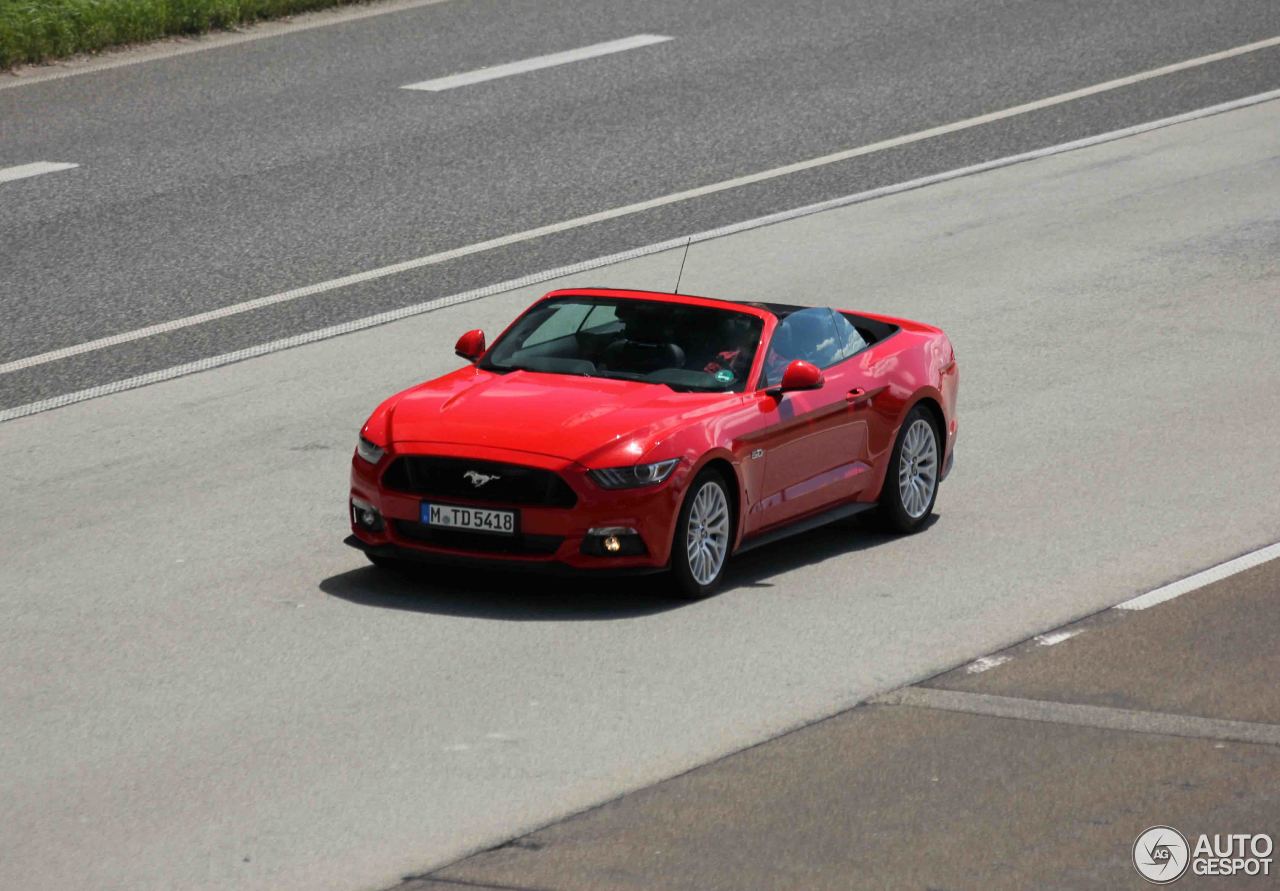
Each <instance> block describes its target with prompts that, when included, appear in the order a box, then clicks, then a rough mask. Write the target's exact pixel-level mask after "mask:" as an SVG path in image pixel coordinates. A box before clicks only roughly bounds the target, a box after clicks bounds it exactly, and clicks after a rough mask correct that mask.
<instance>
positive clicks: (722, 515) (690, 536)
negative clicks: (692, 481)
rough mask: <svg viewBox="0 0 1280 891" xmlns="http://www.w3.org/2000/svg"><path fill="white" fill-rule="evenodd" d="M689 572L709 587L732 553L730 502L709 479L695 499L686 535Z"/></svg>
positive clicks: (720, 489)
mask: <svg viewBox="0 0 1280 891" xmlns="http://www.w3.org/2000/svg"><path fill="white" fill-rule="evenodd" d="M685 548H686V550H687V551H688V554H689V572H690V573H691V574H692V575H693V580H694V581H695V582H697V583H698V584H699V585H709V584H711V583H712V582H713V581H715V578H716V576H717V575H719V574H720V567H721V566H723V565H724V558H725V556H726V555H727V554H728V553H729V501H728V499H727V498H725V494H724V489H723V488H721V487H720V485H719V483H715V482H712V481H711V480H708V481H707V482H705V483H703V484H702V488H701V489H699V490H698V492H697V494H695V495H694V496H693V506H692V507H691V508H690V509H689V528H688V530H687V531H686V533H685Z"/></svg>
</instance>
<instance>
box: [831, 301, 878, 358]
mask: <svg viewBox="0 0 1280 891" xmlns="http://www.w3.org/2000/svg"><path fill="white" fill-rule="evenodd" d="M831 318H832V321H834V322H835V326H836V344H837V346H838V347H839V350H840V359H839V360H837V361H843V360H845V359H848V358H849V357H850V356H854V355H857V354H858V353H860V352H862V351H863V350H865V349H866V348H867V347H868V346H869V344H868V343H867V341H866V339H865V338H864V337H863V336H862V335H861V334H859V333H858V329H857V328H855V327H853V322H850V321H849V320H848V319H847V318H845V315H844V313H840V312H836V311H835V310H832V311H831Z"/></svg>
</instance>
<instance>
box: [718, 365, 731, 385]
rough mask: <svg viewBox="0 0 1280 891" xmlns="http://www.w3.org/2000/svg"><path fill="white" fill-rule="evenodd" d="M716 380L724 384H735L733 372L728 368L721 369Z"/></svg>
mask: <svg viewBox="0 0 1280 891" xmlns="http://www.w3.org/2000/svg"><path fill="white" fill-rule="evenodd" d="M716 380H717V381H719V382H720V383H722V384H731V383H733V372H732V371H730V370H729V369H727V368H721V369H720V370H719V371H717V372H716Z"/></svg>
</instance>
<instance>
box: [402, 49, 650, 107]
mask: <svg viewBox="0 0 1280 891" xmlns="http://www.w3.org/2000/svg"><path fill="white" fill-rule="evenodd" d="M670 39H671V38H670V37H663V36H662V35H661V34H636V35H634V36H632V37H623V38H622V39H620V40H610V41H607V42H605V43H593V44H592V45H591V46H583V47H579V48H578V49H572V50H565V51H564V52H560V53H551V54H549V55H546V56H535V57H534V58H532V59H524V60H523V61H520V62H508V63H507V64H505V65H495V66H493V67H492V68H478V69H476V70H475V71H466V72H463V73H462V74H450V75H449V76H448V77H437V78H435V79H433V80H424V81H420V82H419V83H416V84H405V85H404V86H403V87H401V88H400V89H402V90H426V91H428V92H431V93H438V92H440V91H441V90H452V89H455V88H457V87H466V86H470V85H471V84H478V83H483V82H484V81H487V80H498V79H499V78H502V77H511V76H512V75H515V74H525V73H527V72H530V71H538V70H540V69H542V68H554V67H555V66H557V65H567V64H569V63H570V62H581V61H582V60H583V59H594V58H596V57H597V56H607V55H610V54H612V53H623V52H626V51H627V50H633V49H639V48H640V47H642V46H652V45H653V44H655V43H665V42H666V41H668V40H670Z"/></svg>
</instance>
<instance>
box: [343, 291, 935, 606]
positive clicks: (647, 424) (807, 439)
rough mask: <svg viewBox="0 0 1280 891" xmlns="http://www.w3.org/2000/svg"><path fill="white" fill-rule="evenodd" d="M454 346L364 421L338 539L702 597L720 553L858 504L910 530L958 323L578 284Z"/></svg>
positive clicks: (389, 552) (719, 573)
mask: <svg viewBox="0 0 1280 891" xmlns="http://www.w3.org/2000/svg"><path fill="white" fill-rule="evenodd" d="M457 354H458V355H459V356H461V357H462V358H464V359H466V360H467V362H468V364H467V365H465V366H464V367H462V368H460V369H458V370H457V371H454V372H452V373H451V374H446V375H444V376H443V377H440V378H437V379H435V380H433V381H428V382H427V383H424V384H419V385H418V386H416V387H411V388H410V389H408V390H405V391H404V392H403V393H398V394H396V395H395V396H392V397H391V398H390V399H388V400H387V401H386V402H383V403H382V404H381V405H380V406H378V408H377V409H376V410H375V411H374V413H373V415H372V416H370V418H369V420H368V422H366V423H365V425H364V428H363V429H362V430H361V432H360V439H359V443H358V445H357V447H356V453H355V456H354V457H353V458H352V463H351V498H350V513H351V526H352V533H353V534H352V535H351V536H350V537H349V538H347V544H350V545H352V546H353V547H356V548H359V549H361V550H362V551H364V552H365V554H367V555H368V557H369V559H370V560H371V561H372V562H373V563H374V564H375V565H378V566H388V565H397V564H399V563H400V562H401V561H404V560H409V559H427V560H432V561H446V562H463V563H473V564H474V563H481V564H484V565H489V566H503V567H510V568H518V569H528V568H548V569H572V570H584V571H615V572H616V571H630V572H645V571H660V570H670V572H671V573H672V576H673V577H674V579H675V581H676V582H677V583H678V585H679V588H680V590H681V591H682V592H683V593H684V594H686V595H687V596H690V597H705V596H706V595H708V594H710V593H711V592H712V591H714V590H715V589H716V587H717V586H718V585H719V584H720V581H721V579H722V577H723V575H724V571H725V564H726V563H727V561H728V559H729V557H730V556H731V555H732V554H734V553H736V552H739V551H743V550H746V549H747V548H751V547H755V546H757V545H760V544H763V543H765V542H769V541H773V540H776V539H778V538H781V537H783V536H786V535H789V534H793V533H796V532H802V531H804V530H808V529H812V528H814V527H815V526H818V525H820V524H823V523H827V522H830V521H832V520H836V519H839V518H841V517H846V516H849V515H851V514H854V513H858V512H859V511H863V510H868V509H871V508H875V509H877V510H878V511H879V512H880V514H881V515H882V517H883V521H884V523H885V524H886V525H887V526H888V527H890V528H892V529H895V530H897V531H900V532H913V531H915V530H917V529H919V528H920V527H921V525H922V524H923V523H924V521H925V520H926V518H927V517H928V516H929V515H930V513H931V512H932V510H933V505H934V500H935V499H936V498H937V494H938V484H939V483H940V482H941V481H942V479H943V478H945V476H946V475H947V471H948V470H949V469H950V467H951V463H952V458H953V454H954V449H955V440H956V413H955V406H956V390H957V386H958V382H959V377H958V373H957V370H956V359H955V354H954V352H953V350H952V348H951V343H950V341H948V340H947V337H946V335H945V334H943V333H942V332H941V331H940V330H938V329H937V328H933V327H930V326H929V325H922V324H920V323H918V322H910V321H907V320H905V319H895V318H889V317H886V316H879V315H872V314H869V313H854V312H845V311H842V310H833V309H828V308H825V307H818V308H815V307H799V306H786V305H783V304H776V303H733V302H728V301H722V300H711V299H707V298H702V297H687V296H683V295H677V294H659V293H650V292H645V291H623V290H611V289H597V288H587V289H582V290H569V291H553V292H552V293H550V294H548V295H546V296H545V297H543V298H542V299H541V300H539V301H538V302H537V303H535V304H534V305H533V306H531V307H530V308H529V309H528V310H526V311H525V312H524V314H523V315H521V316H520V317H519V318H518V319H516V320H515V322H513V323H512V324H511V326H510V327H509V328H508V329H507V330H506V331H504V332H503V333H502V335H501V336H500V337H499V338H498V339H497V340H496V341H495V342H494V343H493V345H492V346H489V347H487V348H486V346H485V338H484V334H483V333H482V332H481V331H469V332H467V333H466V334H464V335H462V337H461V338H460V339H459V340H458V344H457Z"/></svg>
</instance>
